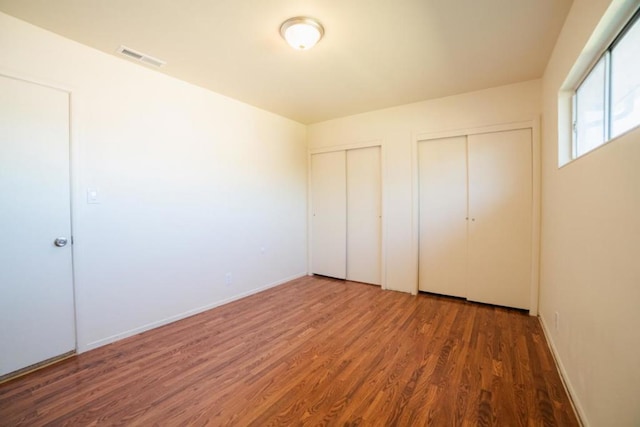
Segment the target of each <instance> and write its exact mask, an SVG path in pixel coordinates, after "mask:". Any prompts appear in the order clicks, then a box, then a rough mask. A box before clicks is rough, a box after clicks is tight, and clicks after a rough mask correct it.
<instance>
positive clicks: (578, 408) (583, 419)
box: [538, 314, 590, 427]
mask: <svg viewBox="0 0 640 427" xmlns="http://www.w3.org/2000/svg"><path fill="white" fill-rule="evenodd" d="M538 319H540V325H542V332H543V333H544V336H545V338H546V340H547V343H548V344H549V348H550V349H551V354H552V355H553V361H554V362H555V364H556V368H557V369H558V372H559V373H560V379H561V380H562V385H564V389H565V391H566V392H567V395H568V396H569V401H570V402H571V406H573V412H575V413H576V416H577V418H578V422H579V423H580V425H582V426H584V427H589V426H590V424H589V421H588V420H587V416H586V414H585V413H584V410H583V409H582V405H580V401H579V400H578V397H577V395H576V392H575V389H574V388H573V385H571V381H570V380H569V376H568V375H567V371H566V369H565V368H564V365H563V364H562V359H560V356H559V355H558V350H557V348H556V345H555V343H554V342H553V339H552V338H551V333H550V331H549V328H547V324H546V322H545V321H544V317H542V315H541V314H540V315H539V316H538Z"/></svg>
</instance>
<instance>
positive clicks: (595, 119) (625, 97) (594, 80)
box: [573, 11, 640, 158]
mask: <svg viewBox="0 0 640 427" xmlns="http://www.w3.org/2000/svg"><path fill="white" fill-rule="evenodd" d="M639 17H640V11H639V12H637V13H636V14H635V15H634V17H633V18H632V19H631V21H630V22H629V23H628V24H627V26H626V27H625V28H624V29H623V30H622V31H621V32H620V34H619V35H618V37H617V38H616V39H615V40H614V42H613V43H612V44H611V45H610V46H609V48H608V49H607V50H606V52H605V53H604V54H603V55H602V57H601V58H600V60H599V61H598V62H597V63H596V65H595V66H594V67H593V68H592V69H591V70H590V71H589V73H588V74H587V76H586V77H585V79H584V80H583V81H582V83H580V85H579V86H578V88H577V89H576V91H575V94H574V96H573V158H577V157H580V156H582V155H583V154H585V153H587V152H589V151H591V150H593V149H594V148H596V147H599V146H600V145H602V144H604V143H605V142H608V141H609V140H611V139H613V138H615V137H617V136H619V135H621V134H623V133H624V132H626V131H628V130H630V129H632V128H634V127H636V126H638V125H640V18H639Z"/></svg>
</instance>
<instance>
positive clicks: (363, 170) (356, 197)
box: [347, 147, 382, 285]
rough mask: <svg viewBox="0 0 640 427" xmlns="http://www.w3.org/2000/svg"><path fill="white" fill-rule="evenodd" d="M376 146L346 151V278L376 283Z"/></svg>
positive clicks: (378, 251) (378, 184)
mask: <svg viewBox="0 0 640 427" xmlns="http://www.w3.org/2000/svg"><path fill="white" fill-rule="evenodd" d="M381 215H382V208H381V176H380V147H368V148H361V149H357V150H349V151H347V279H348V280H353V281H356V282H364V283H371V284H374V285H380V283H381V281H380V276H381V268H380V256H381V240H382V232H381Z"/></svg>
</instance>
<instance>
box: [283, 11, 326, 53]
mask: <svg viewBox="0 0 640 427" xmlns="http://www.w3.org/2000/svg"><path fill="white" fill-rule="evenodd" d="M280 35H281V36H282V38H283V39H285V40H286V41H287V43H289V44H290V45H291V47H292V48H294V49H298V50H307V49H311V48H312V47H313V46H315V44H316V43H318V42H319V41H320V39H321V38H322V36H323V35H324V28H323V27H322V24H320V22H318V21H317V20H315V19H313V18H308V17H306V16H296V17H295V18H289V19H287V20H286V21H284V22H283V23H282V25H281V26H280Z"/></svg>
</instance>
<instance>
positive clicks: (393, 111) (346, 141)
mask: <svg viewBox="0 0 640 427" xmlns="http://www.w3.org/2000/svg"><path fill="white" fill-rule="evenodd" d="M540 92H541V86H540V80H533V81H528V82H524V83H518V84H513V85H508V86H502V87H497V88H493V89H487V90H482V91H478V92H471V93H466V94H462V95H456V96H450V97H446V98H440V99H435V100H430V101H424V102H419V103H415V104H408V105H402V106H399V107H395V108H389V109H384V110H378V111H373V112H369V113H364V114H358V115H354V116H349V117H344V118H340V119H335V120H330V121H326V122H322V123H317V124H312V125H310V126H309V127H308V130H307V140H308V144H309V149H310V150H314V149H321V148H327V147H332V146H343V145H351V144H357V143H361V142H366V141H376V140H381V141H382V146H383V156H384V158H383V165H384V170H383V180H384V189H383V192H384V194H383V204H384V217H383V227H384V228H385V230H386V242H385V244H386V247H385V252H386V260H383V262H385V263H386V266H385V267H386V286H387V288H388V289H393V290H399V291H404V292H413V293H415V292H416V291H417V289H418V284H417V283H418V277H417V271H418V267H417V257H416V252H415V250H414V245H415V244H416V242H417V237H418V236H417V229H416V227H415V226H416V224H417V223H416V221H417V218H414V213H415V209H414V206H413V196H414V194H413V190H414V186H415V185H416V184H417V183H416V182H415V181H416V175H415V174H414V166H415V164H416V159H415V158H414V156H415V154H414V153H413V152H412V150H413V146H414V143H415V136H416V134H419V133H425V132H439V131H448V130H464V129H470V128H476V127H483V126H491V125H496V124H506V123H513V122H521V121H527V120H533V119H536V118H537V117H539V115H540V111H541V106H540Z"/></svg>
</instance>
